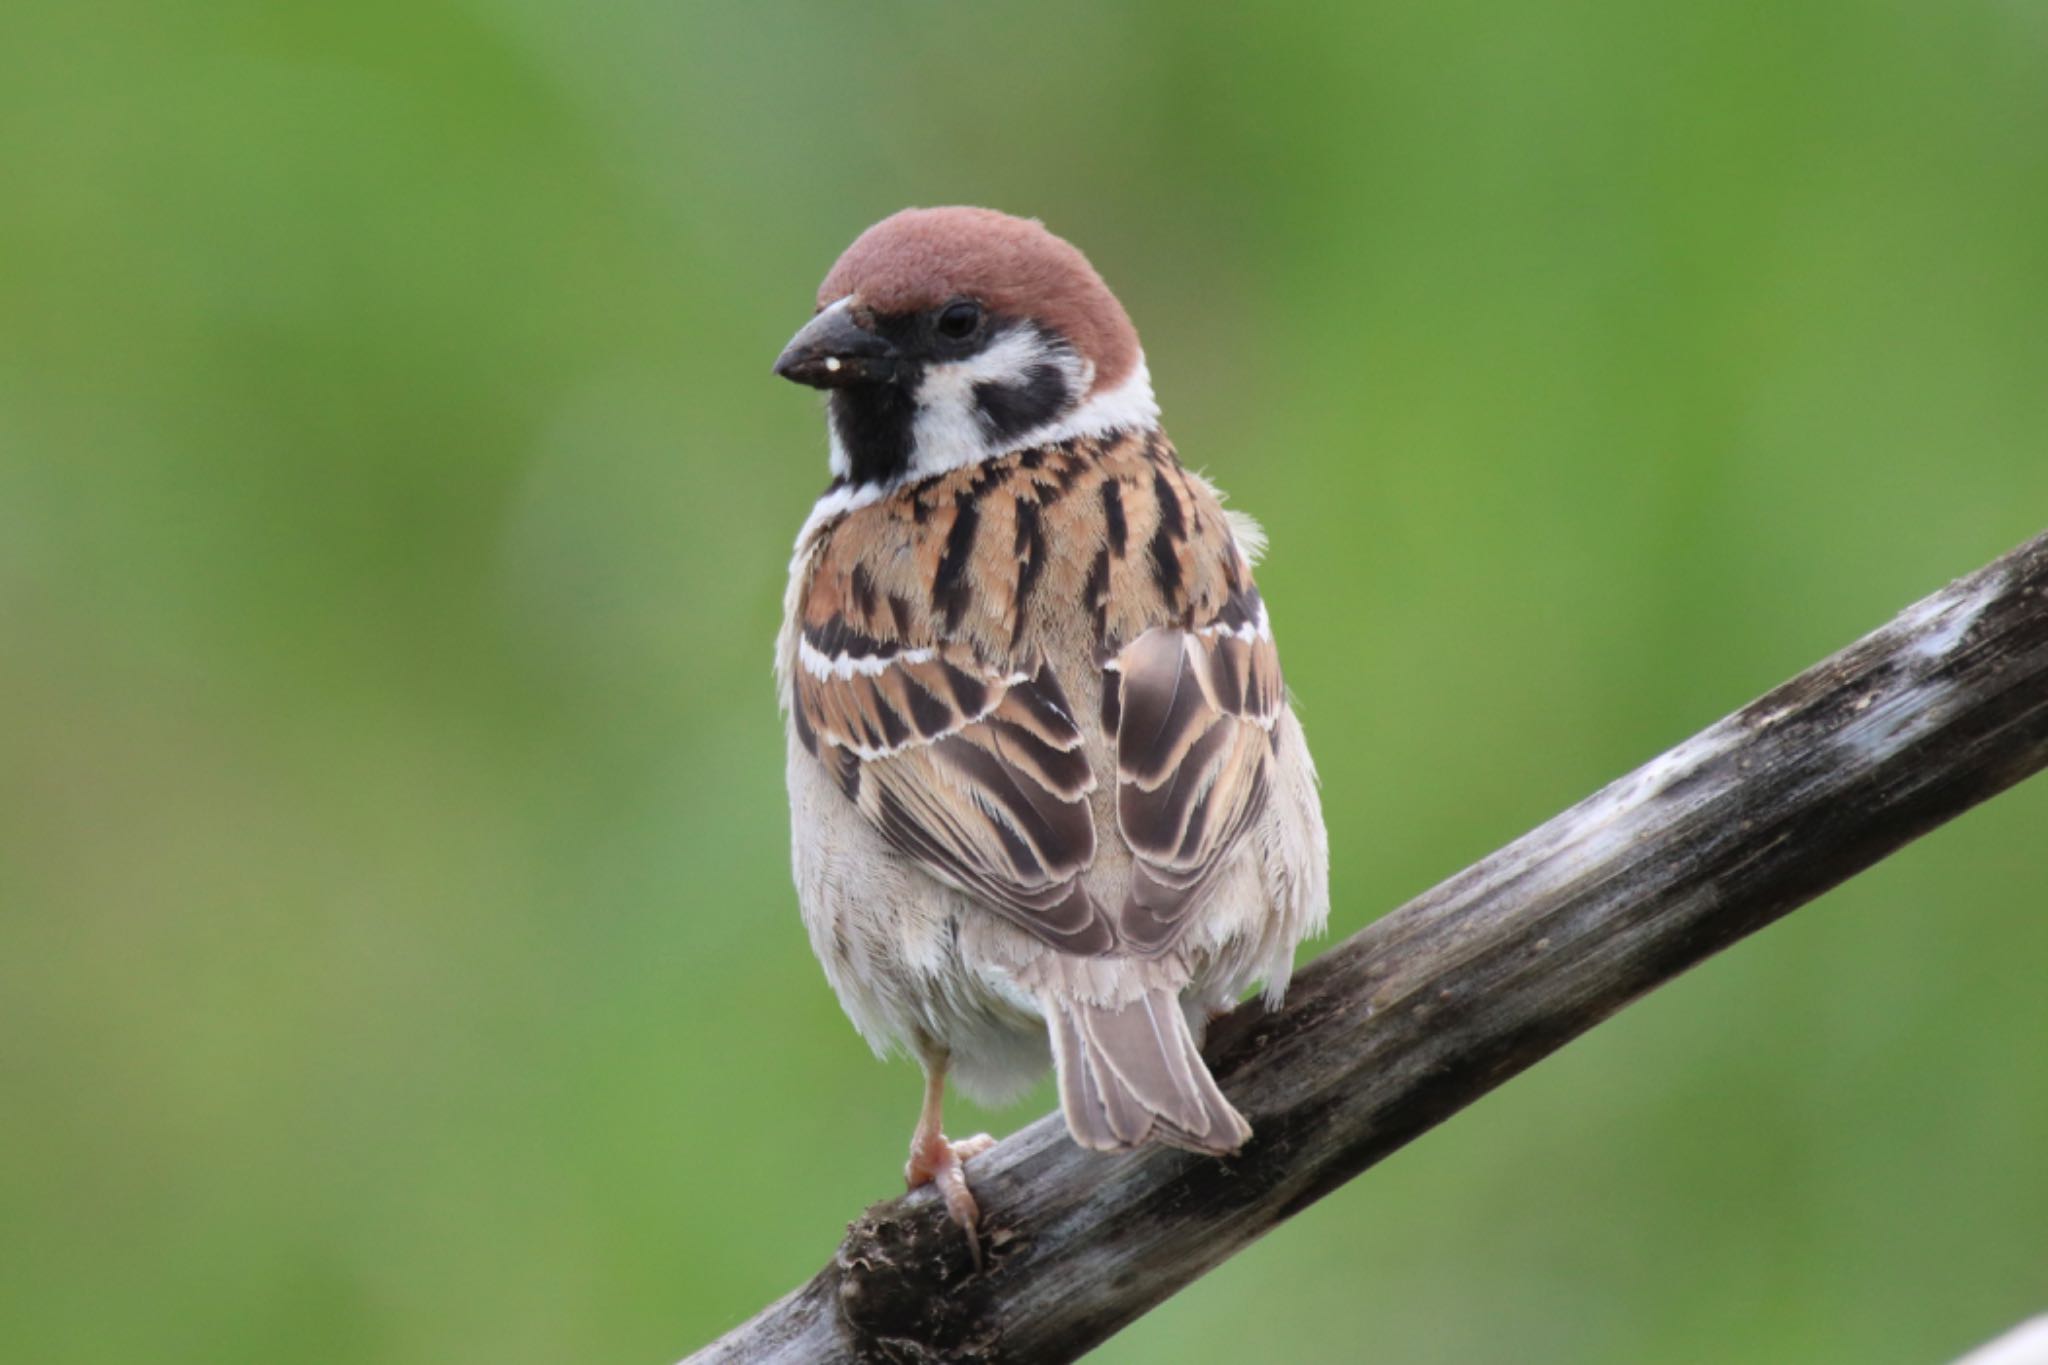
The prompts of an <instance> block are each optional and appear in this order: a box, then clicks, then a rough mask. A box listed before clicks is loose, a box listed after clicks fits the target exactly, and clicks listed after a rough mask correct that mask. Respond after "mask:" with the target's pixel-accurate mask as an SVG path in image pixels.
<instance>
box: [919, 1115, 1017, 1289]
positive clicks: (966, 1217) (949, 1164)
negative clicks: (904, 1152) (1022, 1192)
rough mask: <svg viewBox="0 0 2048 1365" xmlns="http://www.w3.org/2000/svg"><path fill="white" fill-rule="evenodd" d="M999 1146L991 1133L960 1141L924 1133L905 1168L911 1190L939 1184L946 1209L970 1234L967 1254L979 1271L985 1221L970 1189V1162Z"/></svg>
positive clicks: (943, 1135)
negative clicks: (979, 1232) (980, 1227)
mask: <svg viewBox="0 0 2048 1365" xmlns="http://www.w3.org/2000/svg"><path fill="white" fill-rule="evenodd" d="M995 1145H996V1140H995V1139H994V1138H992V1137H990V1136H989V1135H988V1134H987V1133H976V1134H975V1135H974V1136H973V1137H971V1138H962V1139H961V1140H960V1141H958V1142H951V1141H948V1140H947V1138H946V1135H945V1134H944V1133H935V1134H933V1135H932V1137H931V1138H929V1139H926V1138H924V1137H922V1136H920V1137H919V1139H918V1140H917V1141H916V1142H914V1143H913V1144H911V1148H910V1160H909V1161H908V1162H907V1163H906V1164H905V1165H904V1167H903V1181H904V1183H905V1184H906V1185H908V1186H909V1187H910V1188H911V1189H913V1190H914V1189H916V1188H917V1187H918V1186H920V1185H937V1186H938V1187H939V1195H940V1197H941V1198H943V1199H944V1200H945V1201H946V1212H947V1213H948V1214H950V1215H952V1218H953V1221H954V1222H955V1223H958V1224H959V1225H960V1230H961V1231H962V1232H964V1233H966V1234H967V1254H968V1255H969V1256H970V1257H971V1258H972V1259H973V1261H974V1268H975V1269H976V1270H980V1269H981V1238H980V1236H979V1235H977V1233H976V1231H975V1229H976V1227H977V1226H978V1225H979V1224H980V1222H981V1207H980V1206H979V1205H978V1204H976V1203H975V1202H974V1194H973V1192H972V1191H970V1190H969V1189H968V1188H967V1162H968V1159H969V1158H971V1157H977V1156H980V1155H981V1154H982V1153H983V1152H985V1151H987V1150H988V1149H989V1148H991V1147H993V1146H995Z"/></svg>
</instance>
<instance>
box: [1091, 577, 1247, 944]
mask: <svg viewBox="0 0 2048 1365" xmlns="http://www.w3.org/2000/svg"><path fill="white" fill-rule="evenodd" d="M1254 601H1256V599H1254ZM1111 668H1112V670H1113V673H1112V678H1113V679H1114V685H1115V686H1116V687H1117V688H1118V690H1119V697H1118V706H1117V728H1116V753H1117V803H1116V804H1117V827H1118V830H1119V831H1120V832H1121V833H1122V835H1123V839H1124V842H1125V843H1126V844H1127V845H1129V846H1130V849H1131V852H1132V854H1133V855H1134V861H1133V864H1132V868H1131V885H1130V891H1129V893H1128V895H1127V897H1126V898H1125V901H1124V905H1123V909H1122V912H1121V914H1120V915H1119V916H1118V922H1117V930H1118V936H1119V938H1120V939H1121V940H1122V941H1123V944H1124V946H1125V947H1126V948H1128V949H1130V950H1131V951H1133V952H1136V953H1139V954H1142V955H1146V956H1151V955H1156V954H1158V953H1162V952H1164V951H1166V950H1167V949H1168V948H1170V947H1172V946H1173V943H1174V941H1175V940H1176V939H1178V938H1179V937H1180V934H1181V932H1182V931H1183V930H1184V929H1185V928H1186V926H1187V924H1188V922H1189V920H1190V919H1191V913H1190V912H1191V911H1192V910H1193V909H1194V908H1195V907H1196V906H1197V905H1198V904H1200V902H1201V899H1202V897H1203V896H1204V895H1205V894H1206V893H1207V892H1208V889H1209V886H1210V884H1211V883H1212V882H1213V881H1214V880H1215V877H1216V874H1217V873H1218V872H1220V871H1221V870H1222V869H1223V867H1224V865H1225V864H1226V863H1227V862H1228V860H1229V857H1230V855H1231V853H1232V852H1233V851H1234V850H1235V849H1236V848H1237V846H1238V842H1239V841H1240V840H1241V839H1242V838H1243V837H1244V833H1245V831H1246V830H1247V829H1248V828H1250V826H1251V823H1252V820H1253V818H1254V817H1256V816H1257V815H1258V813H1259V811H1260V809H1261V808H1262V807H1263V806H1264V804H1265V800H1266V788H1267V781H1268V778H1267V771H1266V765H1267V764H1268V763H1269V762H1270V761H1271V743H1270V741H1271V736H1272V731H1273V725H1274V723H1275V722H1276V721H1277V720H1278V719H1279V715H1280V708H1281V706H1282V704H1283V698H1284V693H1283V691H1282V689H1281V684H1280V656H1279V653H1278V652H1277V651H1276V650H1275V648H1274V645H1273V640H1272V637H1271V635H1270V634H1269V633H1268V632H1267V631H1266V630H1265V629H1264V627H1263V621H1262V620H1261V622H1260V624H1259V625H1258V626H1257V627H1254V626H1253V625H1252V624H1250V623H1249V622H1248V623H1247V624H1246V625H1245V626H1244V627H1242V628H1240V629H1231V628H1229V627H1227V626H1224V625H1220V624H1219V625H1215V626H1211V627H1209V628H1207V629H1203V630H1196V631H1190V630H1182V629H1179V628H1177V627H1170V626H1160V627H1155V628H1154V629H1152V630H1148V631H1146V632H1145V633H1144V634H1143V635H1140V636H1139V637H1138V638H1137V639H1135V640H1133V641H1131V642H1130V643H1129V644H1128V645H1126V646H1124V648H1123V650H1122V651H1121V652H1120V653H1119V654H1118V655H1117V656H1116V659H1115V660H1114V661H1113V663H1112V665H1111Z"/></svg>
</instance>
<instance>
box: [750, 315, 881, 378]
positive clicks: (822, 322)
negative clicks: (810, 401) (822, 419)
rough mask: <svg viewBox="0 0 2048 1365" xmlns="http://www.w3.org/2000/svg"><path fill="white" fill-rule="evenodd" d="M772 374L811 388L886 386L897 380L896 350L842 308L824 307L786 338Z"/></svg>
mask: <svg viewBox="0 0 2048 1365" xmlns="http://www.w3.org/2000/svg"><path fill="white" fill-rule="evenodd" d="M775 373H777V374H779V375H781V376H782V377H783V378H784V379H792V380H795V381H796V382H797V383H799V384H809V385H810V386H811V387H812V388H814V389H843V388H846V387H847V386H849V385H852V384H886V383H888V382H889V381H890V380H892V379H894V378H895V377H896V348H895V347H894V346H892V345H890V344H889V342H888V341H887V340H885V339H884V338H882V337H879V336H876V335H875V334H874V333H873V332H870V331H869V330H868V329H867V328H865V327H862V326H861V325H860V324H859V323H857V322H855V321H854V320H853V319H852V317H850V316H849V315H848V313H847V310H846V309H845V308H843V307H838V308H827V309H826V310H825V311H824V312H822V313H820V314H818V316H816V317H814V318H812V319H811V320H810V321H809V322H808V323H806V324H804V328H803V330H802V331H800V332H798V333H797V334H796V335H795V336H793V337H791V338H790V339H789V345H787V346H785V347H783V348H782V354H781V355H780V356H778V357H776V360H775Z"/></svg>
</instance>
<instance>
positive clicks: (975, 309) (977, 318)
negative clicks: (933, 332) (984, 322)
mask: <svg viewBox="0 0 2048 1365" xmlns="http://www.w3.org/2000/svg"><path fill="white" fill-rule="evenodd" d="M979 326H981V305H980V304H978V303H976V302H975V301H974V300H972V299H955V300H954V301H953V302H951V303H949V304H947V305H946V306H945V307H944V308H943V309H941V310H940V312H939V335H940V336H942V337H945V338H947V339H948V340H951V341H965V340H966V339H967V338H968V337H971V336H973V335H974V329H975V328H977V327H979Z"/></svg>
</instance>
